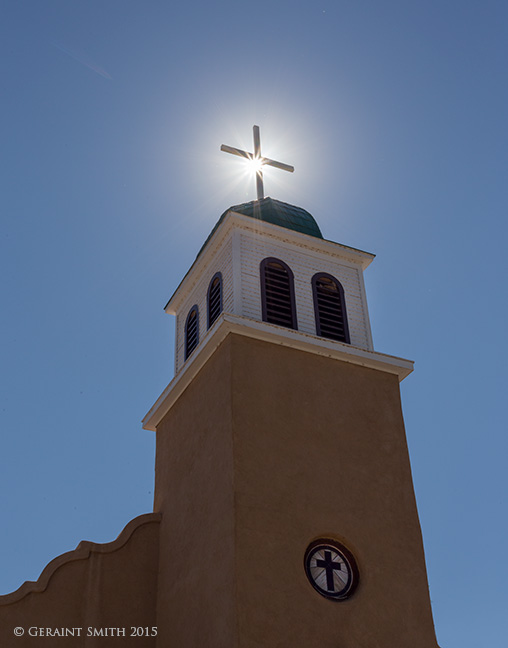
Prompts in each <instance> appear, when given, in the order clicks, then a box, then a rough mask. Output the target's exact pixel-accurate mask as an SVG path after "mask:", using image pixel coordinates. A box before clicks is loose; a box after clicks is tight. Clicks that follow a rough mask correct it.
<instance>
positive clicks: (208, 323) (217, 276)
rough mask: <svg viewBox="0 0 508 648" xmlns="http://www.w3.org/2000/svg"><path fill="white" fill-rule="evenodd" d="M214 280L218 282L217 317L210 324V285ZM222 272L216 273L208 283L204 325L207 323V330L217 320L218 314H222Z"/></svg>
mask: <svg viewBox="0 0 508 648" xmlns="http://www.w3.org/2000/svg"><path fill="white" fill-rule="evenodd" d="M215 279H218V280H219V313H218V315H217V317H216V318H215V319H214V320H213V322H210V295H211V291H212V285H213V282H214V281H215ZM222 286H223V283H222V272H216V273H215V274H214V275H213V277H212V278H211V279H210V283H209V284H208V290H207V291H206V310H207V318H206V323H207V328H208V329H209V328H210V327H211V326H213V324H214V323H215V322H216V321H217V320H218V319H219V317H220V314H221V313H222V309H223V302H222Z"/></svg>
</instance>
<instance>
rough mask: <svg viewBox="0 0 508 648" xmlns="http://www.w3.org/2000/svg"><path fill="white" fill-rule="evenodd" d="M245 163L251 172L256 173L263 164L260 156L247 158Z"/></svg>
mask: <svg viewBox="0 0 508 648" xmlns="http://www.w3.org/2000/svg"><path fill="white" fill-rule="evenodd" d="M247 165H248V168H249V171H251V172H252V173H257V172H258V171H261V169H262V168H263V166H264V164H263V162H262V160H261V158H252V159H251V160H247Z"/></svg>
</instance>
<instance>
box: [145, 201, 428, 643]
mask: <svg viewBox="0 0 508 648" xmlns="http://www.w3.org/2000/svg"><path fill="white" fill-rule="evenodd" d="M372 259H373V255H372V254H369V253H367V252H363V251H361V250H357V249H355V248H352V247H348V246H346V245H342V244H339V243H334V242H332V241H328V240H326V239H325V238H323V236H322V234H321V231H320V229H319V226H318V224H317V223H316V221H315V220H314V218H313V217H312V216H311V214H309V213H308V212H307V211H305V210H304V209H301V208H299V207H295V206H292V205H288V204H285V203H282V202H280V201H277V200H274V199H272V198H262V197H261V198H260V199H258V200H256V201H252V202H249V203H245V204H241V205H237V206H234V207H231V208H230V209H228V210H227V211H226V212H224V214H222V216H221V217H220V219H219V221H218V223H217V224H216V226H215V227H214V229H213V230H212V233H211V234H210V236H209V237H208V239H207V240H206V241H205V243H204V245H203V247H202V248H201V250H200V252H199V254H198V256H197V258H196V260H195V261H194V263H193V264H192V266H191V268H190V270H189V271H188V272H187V274H186V275H185V277H184V278H183V280H182V281H181V283H180V285H179V286H178V288H177V289H176V291H175V292H174V294H173V296H172V297H171V299H170V300H169V302H168V304H167V306H166V311H167V312H168V313H170V314H172V315H174V316H175V317H176V341H175V377H174V379H173V381H172V382H171V383H170V384H169V386H168V387H167V388H166V390H165V391H164V392H163V393H162V395H161V396H160V397H159V399H158V400H157V402H156V403H155V404H154V406H153V407H152V409H151V410H150V412H149V413H148V414H147V416H146V417H145V419H144V421H143V424H144V427H145V428H146V429H149V430H154V431H156V435H157V456H156V476H155V511H156V512H158V513H160V514H161V523H160V558H159V575H158V592H157V624H158V628H159V630H158V632H159V635H158V643H157V645H160V646H168V647H169V646H175V648H176V647H178V648H196V646H206V647H207V648H257V647H263V648H279V647H286V646H287V647H291V648H311V647H312V648H314V647H318V646H324V647H328V648H358V647H360V646H361V647H362V648H378V647H383V648H384V647H386V648H394V647H395V646H400V647H401V648H402V647H404V648H406V647H411V648H436V646H437V643H436V638H435V633H434V627H433V621H432V612H431V607H430V600H429V592H428V584H427V576H426V569H425V559H424V552H423V545H422V538H421V531H420V525H419V520H418V513H417V509H416V502H415V497H414V492H413V484H412V478H411V469H410V463H409V457H408V449H407V444H406V437H405V431H404V423H403V418H402V411H401V403H400V392H399V382H400V381H401V380H403V379H404V378H405V377H406V376H407V375H408V374H409V373H410V372H411V371H412V367H413V364H412V362H411V361H408V360H404V359H402V358H398V357H394V356H390V355H385V354H381V353H377V352H376V351H374V348H373V344H372V336H371V330H370V322H369V315H368V309H367V300H366V294H365V288H364V280H363V271H364V270H365V268H366V267H367V266H368V265H369V264H370V263H371V261H372Z"/></svg>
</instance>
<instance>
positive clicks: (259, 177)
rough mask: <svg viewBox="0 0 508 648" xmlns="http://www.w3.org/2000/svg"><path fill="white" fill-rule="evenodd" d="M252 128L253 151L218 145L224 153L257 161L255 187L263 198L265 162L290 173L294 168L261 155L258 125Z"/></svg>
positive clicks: (259, 198) (260, 197) (259, 196)
mask: <svg viewBox="0 0 508 648" xmlns="http://www.w3.org/2000/svg"><path fill="white" fill-rule="evenodd" d="M252 130H253V131H254V153H248V152H247V151H242V150H241V149H237V148H233V147H232V146H226V145H225V144H223V145H222V146H221V147H220V150H221V151H225V152H226V153H232V154H233V155H239V156H240V157H243V158H246V159H247V160H255V161H257V162H258V163H259V169H256V188H257V192H258V200H263V198H264V197H265V194H264V189H263V167H264V166H265V165H266V164H267V165H269V166H273V167H276V168H277V169H282V170H283V171H289V172H290V173H293V171H294V170H295V168H294V167H292V166H290V165H289V164H283V163H282V162H276V161H275V160H270V158H265V157H263V156H262V155H261V140H260V137H259V126H254V127H253V129H252Z"/></svg>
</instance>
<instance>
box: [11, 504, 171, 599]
mask: <svg viewBox="0 0 508 648" xmlns="http://www.w3.org/2000/svg"><path fill="white" fill-rule="evenodd" d="M160 519H161V514H160V513H145V514H143V515H139V516H138V517H136V518H134V519H132V520H131V521H130V522H128V523H127V524H126V526H125V527H124V528H123V530H122V531H121V532H120V534H119V535H118V537H117V538H116V539H115V540H113V541H111V542H105V543H97V542H90V541H88V540H83V541H81V542H80V543H79V544H78V546H77V547H76V549H74V550H72V551H67V552H66V553H64V554H61V555H60V556H57V557H56V558H54V559H53V560H52V561H51V562H50V563H48V564H47V565H46V567H45V568H44V569H43V571H42V573H41V575H40V576H39V578H38V579H37V580H36V581H25V582H24V583H23V584H22V585H21V586H20V587H18V589H17V590H15V591H14V592H10V593H9V594H3V595H0V606H1V605H9V604H11V603H16V602H17V601H21V599H23V598H24V597H25V596H27V595H28V594H31V593H35V592H38V593H40V592H44V591H45V590H46V589H47V587H48V585H49V582H50V580H51V579H52V577H53V576H54V575H55V573H56V571H57V570H58V569H60V568H61V567H63V566H65V565H67V564H69V563H72V562H73V561H77V560H86V559H88V558H90V556H91V554H108V553H113V552H116V551H118V550H119V549H121V548H122V547H124V546H125V545H126V544H127V542H128V541H129V540H130V539H131V537H132V536H133V535H134V533H135V532H136V531H137V530H138V529H139V528H140V527H142V526H144V525H147V524H150V523H154V522H155V523H158V522H160Z"/></svg>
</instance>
